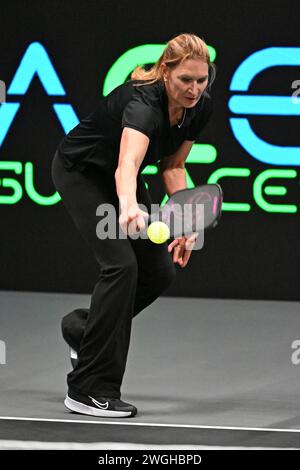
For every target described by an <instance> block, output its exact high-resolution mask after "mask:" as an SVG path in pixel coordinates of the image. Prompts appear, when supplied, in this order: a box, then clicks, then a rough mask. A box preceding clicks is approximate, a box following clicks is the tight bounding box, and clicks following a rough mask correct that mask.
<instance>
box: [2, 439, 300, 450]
mask: <svg viewBox="0 0 300 470" xmlns="http://www.w3.org/2000/svg"><path fill="white" fill-rule="evenodd" d="M0 450H106V451H108V450H298V449H296V448H294V447H290V448H286V447H239V446H236V447H232V446H228V447H226V446H208V445H178V444H177V445H159V444H135V443H132V442H89V443H81V442H40V441H9V440H0Z"/></svg>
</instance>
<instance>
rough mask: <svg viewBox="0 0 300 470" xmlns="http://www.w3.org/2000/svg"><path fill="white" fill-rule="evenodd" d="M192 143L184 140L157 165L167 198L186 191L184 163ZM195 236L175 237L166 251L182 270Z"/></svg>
mask: <svg viewBox="0 0 300 470" xmlns="http://www.w3.org/2000/svg"><path fill="white" fill-rule="evenodd" d="M193 143H194V142H193V141H190V140H185V141H184V142H183V143H182V144H181V146H180V147H179V149H178V150H177V152H175V153H174V154H172V155H170V156H168V157H165V158H163V159H162V160H161V161H160V163H159V169H160V172H161V176H162V180H163V184H164V187H165V190H166V193H167V194H168V196H171V195H172V194H173V193H175V192H176V191H179V190H181V189H186V186H187V184H186V175H185V161H186V159H187V157H188V154H189V153H190V150H191V148H192V146H193ZM196 238H197V234H192V235H190V236H189V237H186V236H182V237H177V238H176V239H175V240H173V242H172V243H170V244H169V246H168V251H169V253H171V251H172V250H174V251H173V262H174V263H178V264H179V266H181V267H182V268H184V267H185V266H186V265H187V263H188V260H189V258H190V256H191V253H192V249H193V246H194V245H195V241H196Z"/></svg>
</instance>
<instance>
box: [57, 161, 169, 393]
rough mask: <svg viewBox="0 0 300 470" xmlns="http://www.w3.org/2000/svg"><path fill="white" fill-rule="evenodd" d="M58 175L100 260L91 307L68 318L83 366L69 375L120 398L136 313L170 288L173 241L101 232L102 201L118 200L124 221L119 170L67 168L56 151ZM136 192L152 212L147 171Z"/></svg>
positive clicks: (78, 386) (74, 382) (80, 388)
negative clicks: (170, 243)
mask: <svg viewBox="0 0 300 470" xmlns="http://www.w3.org/2000/svg"><path fill="white" fill-rule="evenodd" d="M52 179H53V182H54V185H55V187H56V189H57V191H58V193H59V194H60V196H61V198H62V202H63V204H64V206H65V208H66V209H67V211H68V212H69V214H70V216H71V217H72V219H73V221H74V223H75V225H76V227H77V229H78V230H79V232H80V233H81V235H82V237H83V238H84V239H85V241H86V243H87V244H88V245H89V247H90V248H91V249H92V251H93V253H94V256H95V258H96V261H97V262H98V265H99V277H98V280H97V283H96V285H95V287H94V290H93V293H92V297H91V302H90V306H89V309H78V310H74V312H72V313H71V314H69V315H68V316H67V317H66V319H65V326H68V325H69V327H70V331H69V333H66V336H68V337H69V338H72V340H71V341H72V343H71V346H73V348H74V349H77V350H78V352H79V354H78V357H79V361H78V365H77V366H76V367H75V369H74V370H73V371H72V372H70V373H69V374H68V377H67V382H68V386H69V388H70V389H72V390H74V391H77V392H79V393H83V394H91V395H93V396H107V397H115V398H120V396H121V384H122V379H123V375H124V372H125V367H126V360H127V354H128V348H129V342H130V333H131V324H132V318H133V317H134V316H135V315H137V314H138V313H139V312H140V311H141V310H143V309H144V308H146V307H147V306H148V305H150V304H151V303H152V302H153V301H154V300H155V299H157V297H159V295H160V294H161V293H162V292H163V291H165V290H166V289H167V288H168V287H169V285H170V284H171V283H172V282H173V281H174V279H175V276H176V269H175V266H174V264H173V261H172V257H171V255H170V254H169V253H168V251H167V243H164V244H161V245H157V244H154V243H152V242H150V240H148V239H141V238H139V239H137V240H133V239H131V238H129V237H128V238H125V239H124V238H123V239H121V238H119V239H108V238H107V239H104V240H102V239H99V238H98V237H97V234H96V225H97V223H98V222H99V220H100V218H99V216H97V215H96V208H97V207H98V206H99V204H102V203H111V204H113V205H114V207H115V209H116V214H117V221H118V214H119V201H118V196H117V193H116V188H115V180H114V176H113V175H112V176H109V175H107V174H104V173H103V172H101V170H100V169H98V168H97V167H95V166H91V165H90V166H89V167H87V168H86V169H85V170H83V171H79V170H78V169H74V168H73V169H72V170H67V169H66V168H64V166H63V164H62V161H61V159H60V158H59V156H58V154H57V153H56V154H55V156H54V159H53V162H52ZM136 194H137V202H138V203H142V204H145V206H146V207H147V208H148V211H149V212H150V205H151V202H152V201H151V198H150V195H149V192H148V191H147V189H146V187H145V182H144V180H143V178H142V176H141V175H138V177H137V193H136ZM72 325H73V326H74V331H72Z"/></svg>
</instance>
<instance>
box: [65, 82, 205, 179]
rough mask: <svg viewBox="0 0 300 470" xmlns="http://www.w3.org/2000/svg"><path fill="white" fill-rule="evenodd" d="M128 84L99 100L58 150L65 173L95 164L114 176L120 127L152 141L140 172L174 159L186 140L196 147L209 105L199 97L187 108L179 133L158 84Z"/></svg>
mask: <svg viewBox="0 0 300 470" xmlns="http://www.w3.org/2000/svg"><path fill="white" fill-rule="evenodd" d="M139 83H144V82H142V81H141V80H129V81H127V82H125V83H123V84H122V85H120V86H118V87H117V88H115V89H114V90H113V91H111V92H110V93H109V94H108V95H107V96H106V97H104V98H102V99H101V101H100V104H99V106H98V107H97V109H96V110H95V111H94V112H92V113H91V114H89V115H88V116H87V117H86V118H84V119H82V120H81V121H80V122H79V124H78V125H77V126H76V127H74V129H72V130H71V131H70V132H69V133H68V134H66V135H65V137H64V138H63V139H62V141H61V142H60V144H59V147H58V153H59V155H60V157H61V159H62V161H63V164H64V166H65V168H67V169H71V168H72V167H74V166H75V167H77V168H78V169H80V170H82V169H84V168H85V167H86V166H87V165H89V164H93V165H96V166H97V167H99V168H101V169H102V170H103V171H105V172H107V173H109V174H114V172H115V171H116V169H117V166H118V160H119V147H120V140H121V135H122V131H123V128H124V127H130V128H132V129H136V130H138V131H140V132H142V133H144V134H145V135H147V136H148V137H149V139H150V142H149V146H148V149H147V152H146V155H145V157H144V160H143V162H142V164H141V166H140V169H139V172H141V171H143V169H144V168H145V167H146V166H147V165H149V164H155V163H156V162H157V161H158V160H161V159H163V158H164V157H166V156H168V155H171V154H173V153H174V152H175V151H176V150H178V148H179V147H180V145H181V144H182V142H183V141H184V140H192V141H195V140H197V139H198V137H199V134H200V133H201V131H202V129H203V128H204V126H205V125H206V123H207V122H208V120H209V118H210V115H211V113H212V99H211V97H210V96H209V95H208V94H206V93H205V94H203V95H202V96H201V98H200V100H199V101H198V102H197V104H196V105H195V106H194V107H192V108H186V114H185V118H184V121H183V123H182V125H181V127H180V128H179V127H178V125H177V124H175V125H174V126H171V125H170V121H169V112H168V97H167V93H166V90H165V86H164V82H163V81H162V80H159V81H156V82H155V83H152V84H143V85H142V86H135V85H136V84H139Z"/></svg>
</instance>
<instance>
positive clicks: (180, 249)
mask: <svg viewBox="0 0 300 470" xmlns="http://www.w3.org/2000/svg"><path fill="white" fill-rule="evenodd" d="M197 237H198V233H192V234H191V235H189V236H185V235H184V236H182V237H178V238H175V240H173V241H172V243H170V245H168V252H169V253H171V251H172V250H173V249H174V252H173V262H174V263H178V264H179V266H181V267H182V268H184V267H185V266H186V265H187V263H188V260H189V258H190V256H191V254H192V249H193V247H194V245H195V242H196V239H197Z"/></svg>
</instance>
